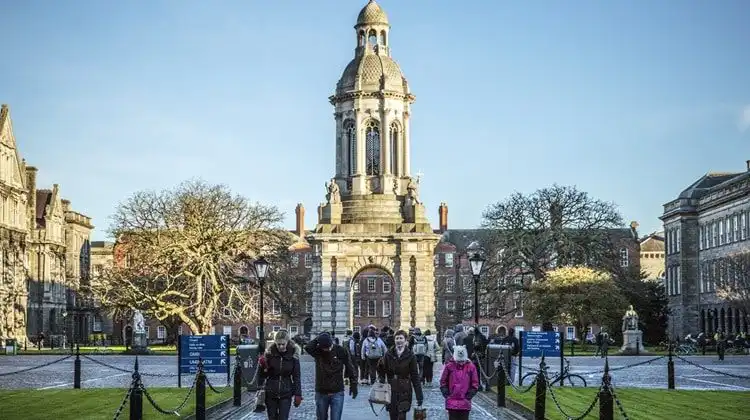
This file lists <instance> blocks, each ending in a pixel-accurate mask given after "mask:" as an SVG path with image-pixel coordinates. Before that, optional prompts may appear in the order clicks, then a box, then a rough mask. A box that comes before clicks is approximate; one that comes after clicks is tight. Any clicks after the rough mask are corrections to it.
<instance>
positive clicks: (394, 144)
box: [390, 121, 400, 175]
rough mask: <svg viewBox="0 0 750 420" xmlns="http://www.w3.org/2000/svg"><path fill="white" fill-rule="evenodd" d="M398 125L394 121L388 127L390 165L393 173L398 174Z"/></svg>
mask: <svg viewBox="0 0 750 420" xmlns="http://www.w3.org/2000/svg"><path fill="white" fill-rule="evenodd" d="M399 132H400V129H399V125H398V123H397V122H396V121H394V122H392V123H391V127H390V145H391V156H390V167H391V173H392V174H393V175H400V174H399V170H398V146H399Z"/></svg>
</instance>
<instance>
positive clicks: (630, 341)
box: [620, 330, 646, 355]
mask: <svg viewBox="0 0 750 420" xmlns="http://www.w3.org/2000/svg"><path fill="white" fill-rule="evenodd" d="M620 353H621V354H623V355H633V354H646V349H645V348H644V347H643V331H641V330H627V331H623V333H622V348H620Z"/></svg>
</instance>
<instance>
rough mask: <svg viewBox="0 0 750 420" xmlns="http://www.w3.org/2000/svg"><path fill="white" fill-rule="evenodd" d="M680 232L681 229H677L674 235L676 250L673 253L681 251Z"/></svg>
mask: <svg viewBox="0 0 750 420" xmlns="http://www.w3.org/2000/svg"><path fill="white" fill-rule="evenodd" d="M681 232H682V229H679V228H678V229H677V231H676V232H675V235H676V236H677V240H676V242H677V249H675V252H680V250H681V249H682V239H681V238H680V236H681Z"/></svg>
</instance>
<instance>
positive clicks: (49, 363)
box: [0, 355, 73, 376]
mask: <svg viewBox="0 0 750 420" xmlns="http://www.w3.org/2000/svg"><path fill="white" fill-rule="evenodd" d="M71 357H73V356H72V355H69V356H65V357H61V358H59V359H57V360H53V361H51V362H48V363H44V364H41V365H39V366H33V367H30V368H26V369H21V370H16V371H13V372H4V373H0V376H9V375H15V374H16V373H24V372H29V371H32V370H35V369H41V368H43V367H47V366H50V365H54V364H55V363H57V362H62V361H63V360H66V359H70V358H71Z"/></svg>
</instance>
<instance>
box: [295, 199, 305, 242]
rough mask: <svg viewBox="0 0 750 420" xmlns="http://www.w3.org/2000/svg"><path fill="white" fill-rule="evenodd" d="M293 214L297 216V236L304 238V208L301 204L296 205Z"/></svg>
mask: <svg viewBox="0 0 750 420" xmlns="http://www.w3.org/2000/svg"><path fill="white" fill-rule="evenodd" d="M294 213H295V214H296V215H297V227H296V231H297V236H299V237H300V238H304V237H305V207H304V206H303V205H302V203H297V208H295V209H294Z"/></svg>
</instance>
